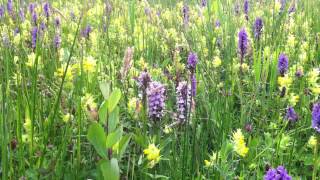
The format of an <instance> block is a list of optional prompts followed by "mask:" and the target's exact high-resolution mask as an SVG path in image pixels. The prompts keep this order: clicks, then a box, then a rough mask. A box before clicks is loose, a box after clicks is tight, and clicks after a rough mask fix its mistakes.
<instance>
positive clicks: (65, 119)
mask: <svg viewBox="0 0 320 180" xmlns="http://www.w3.org/2000/svg"><path fill="white" fill-rule="evenodd" d="M72 118H73V116H72V115H71V114H70V113H67V114H65V115H63V117H62V120H63V122H65V123H67V122H69V121H70V120H71V119H72Z"/></svg>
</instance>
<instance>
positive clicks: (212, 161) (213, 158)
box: [204, 152, 217, 168]
mask: <svg viewBox="0 0 320 180" xmlns="http://www.w3.org/2000/svg"><path fill="white" fill-rule="evenodd" d="M216 161H217V154H216V153H215V152H213V153H212V155H210V156H209V160H207V159H206V160H204V166H205V167H206V168H209V167H212V166H213V165H214V164H215V163H216Z"/></svg>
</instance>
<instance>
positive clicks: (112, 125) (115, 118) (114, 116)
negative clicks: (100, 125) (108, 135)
mask: <svg viewBox="0 0 320 180" xmlns="http://www.w3.org/2000/svg"><path fill="white" fill-rule="evenodd" d="M118 123H119V107H115V108H114V110H113V111H112V112H111V113H110V114H109V118H108V131H109V132H112V131H114V130H115V129H116V127H117V124H118Z"/></svg>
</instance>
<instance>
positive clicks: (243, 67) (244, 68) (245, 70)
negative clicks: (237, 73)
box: [241, 63, 249, 72]
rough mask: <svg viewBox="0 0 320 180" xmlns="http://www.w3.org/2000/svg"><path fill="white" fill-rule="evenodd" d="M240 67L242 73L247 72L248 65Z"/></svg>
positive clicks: (244, 64)
mask: <svg viewBox="0 0 320 180" xmlns="http://www.w3.org/2000/svg"><path fill="white" fill-rule="evenodd" d="M241 67H242V71H243V72H247V71H249V66H248V64H246V63H243V64H242V65H241Z"/></svg>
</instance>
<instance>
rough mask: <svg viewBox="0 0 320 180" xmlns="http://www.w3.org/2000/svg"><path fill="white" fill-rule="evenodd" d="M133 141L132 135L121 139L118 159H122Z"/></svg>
mask: <svg viewBox="0 0 320 180" xmlns="http://www.w3.org/2000/svg"><path fill="white" fill-rule="evenodd" d="M130 139H131V135H125V136H123V137H122V138H121V140H120V142H119V147H118V150H119V151H118V152H119V153H118V157H119V158H118V159H121V157H122V155H123V153H124V152H125V150H126V148H127V146H128V144H129V142H130Z"/></svg>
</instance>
